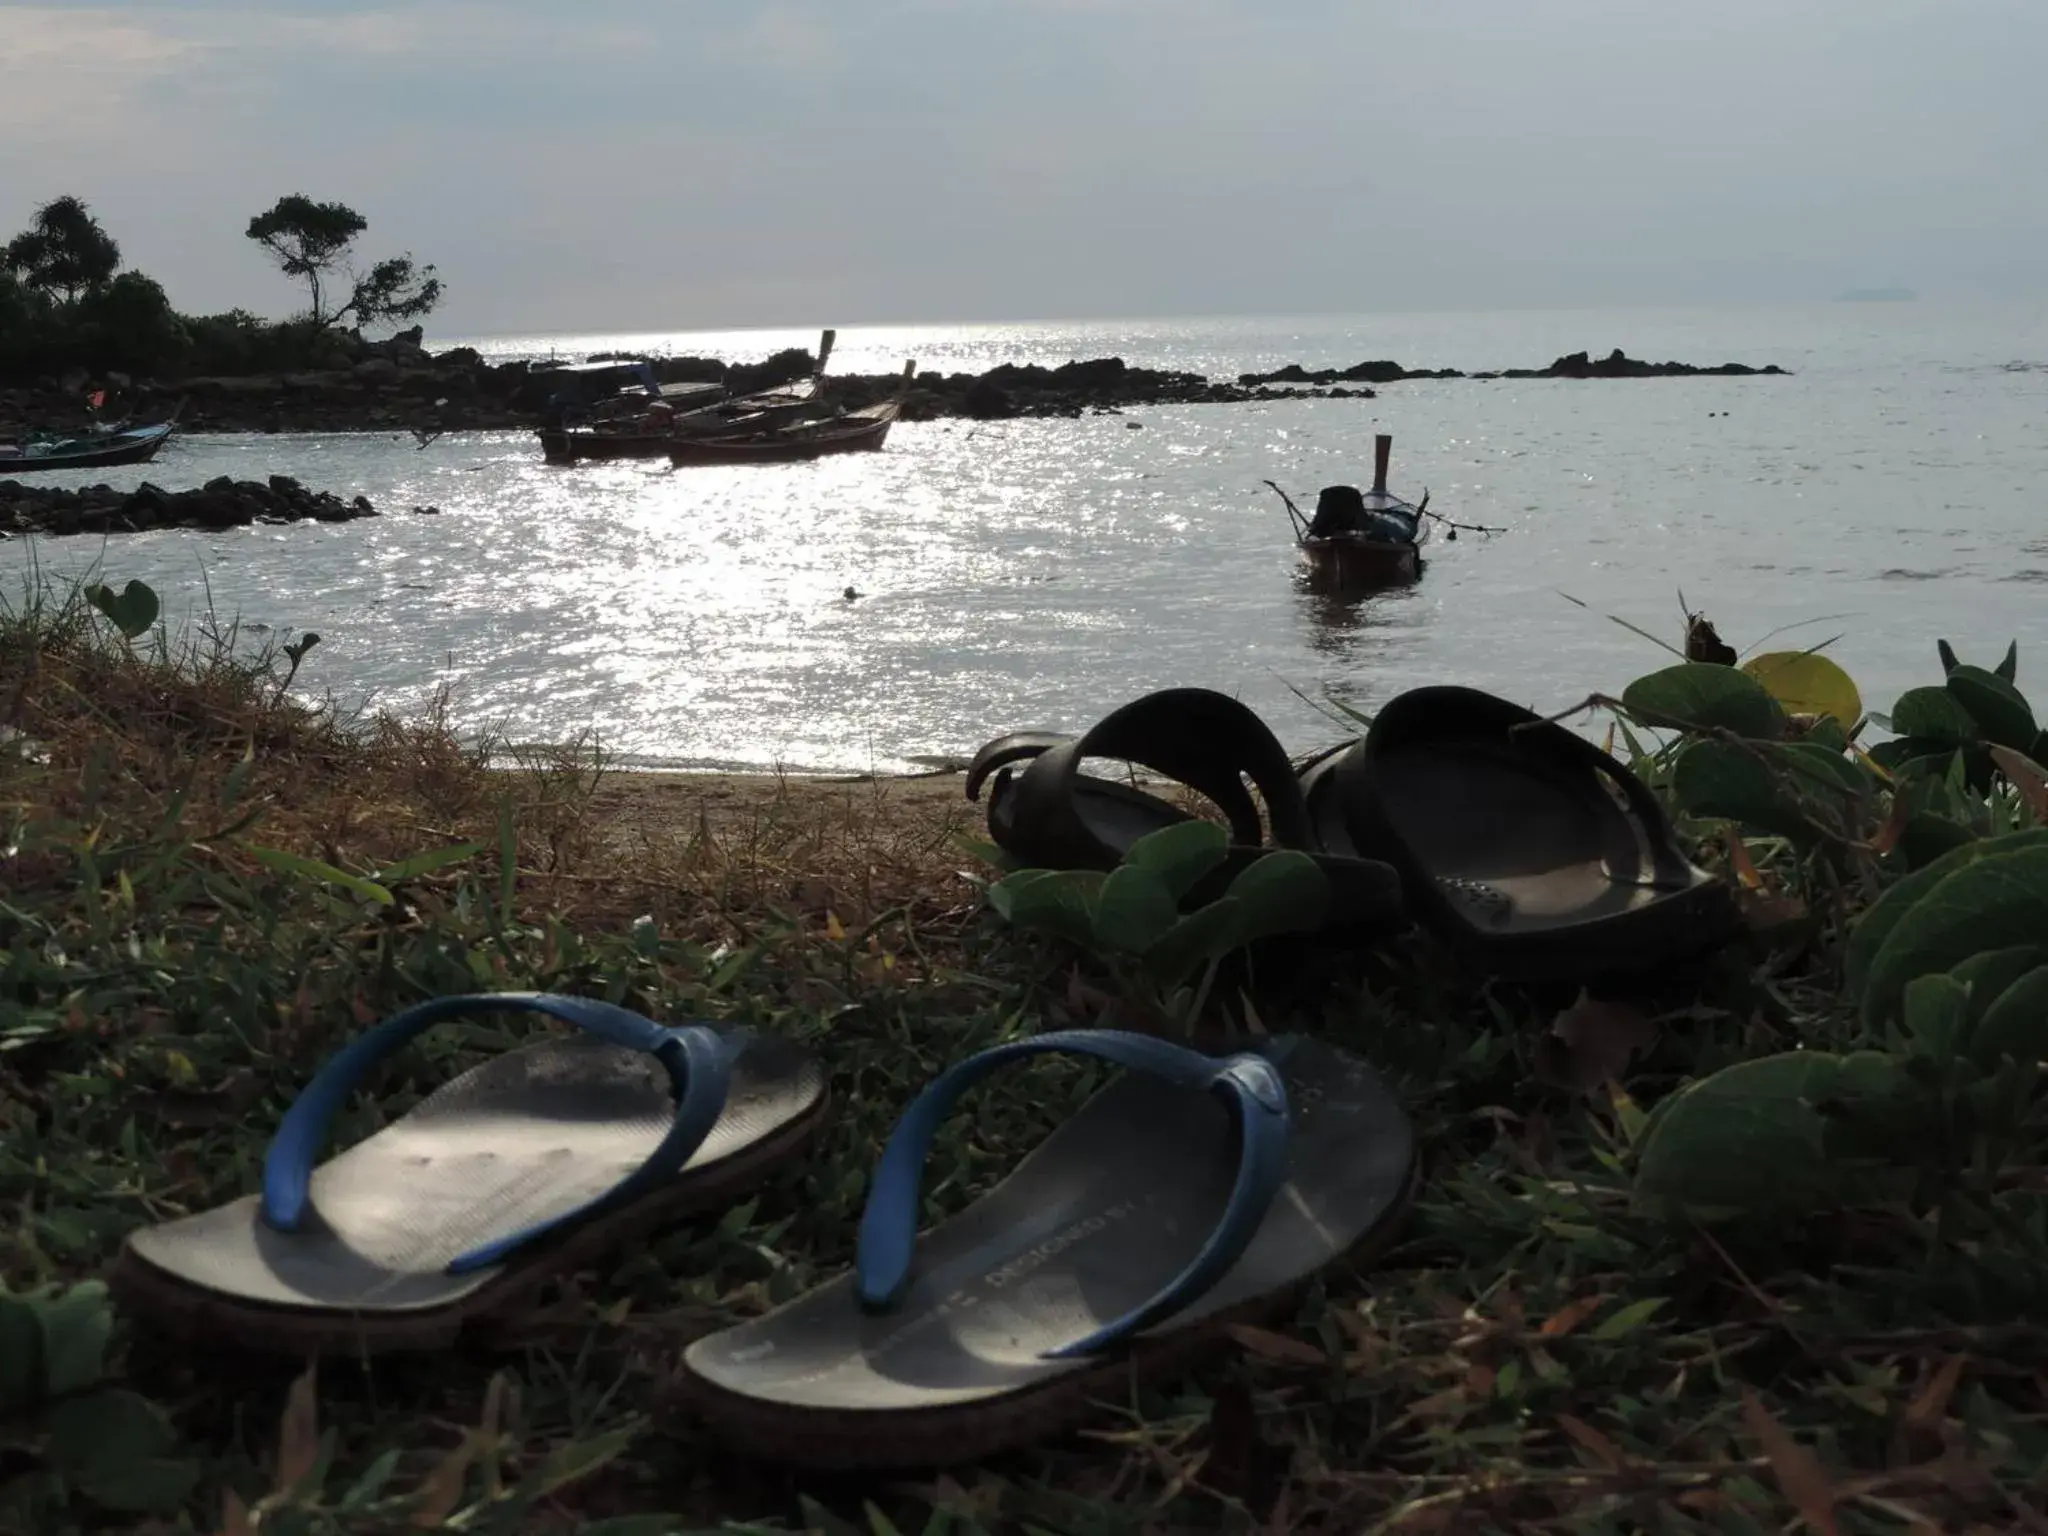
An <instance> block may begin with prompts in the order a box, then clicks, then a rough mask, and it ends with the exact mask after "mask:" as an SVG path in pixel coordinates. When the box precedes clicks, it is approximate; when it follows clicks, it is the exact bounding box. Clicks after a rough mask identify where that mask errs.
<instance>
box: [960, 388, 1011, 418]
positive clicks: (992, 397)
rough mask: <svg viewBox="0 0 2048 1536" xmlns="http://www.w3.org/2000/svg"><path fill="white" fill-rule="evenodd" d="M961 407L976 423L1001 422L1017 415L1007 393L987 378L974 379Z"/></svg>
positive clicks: (962, 400)
mask: <svg viewBox="0 0 2048 1536" xmlns="http://www.w3.org/2000/svg"><path fill="white" fill-rule="evenodd" d="M961 405H962V407H963V408H964V409H965V411H966V413H967V414H968V415H969V416H971V417H972V418H973V419H974V420H976V421H1002V420H1004V419H1005V418H1007V417H1011V416H1014V415H1016V414H1017V404H1016V402H1015V401H1014V400H1012V399H1011V398H1010V395H1009V391H1007V390H1005V389H1004V388H1003V387H1002V385H1000V384H997V383H994V382H992V381H991V380H989V379H988V378H987V377H982V378H979V379H976V380H975V381H974V382H973V383H972V384H970V385H968V386H967V393H966V395H965V396H963V397H962V399H961Z"/></svg>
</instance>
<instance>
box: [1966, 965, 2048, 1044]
mask: <svg viewBox="0 0 2048 1536" xmlns="http://www.w3.org/2000/svg"><path fill="white" fill-rule="evenodd" d="M1968 1050H1969V1053H1970V1059H1971V1060H1973V1061H1975V1062H1976V1063H1977V1064H1978V1065H1979V1066H1981V1067H1984V1068H1986V1069H1989V1068H1992V1067H1995V1066H1997V1065H1998V1063H1999V1061H2000V1059H2001V1058H2003V1057H2007V1056H2010V1057H2011V1058H2012V1059H2013V1060H2014V1061H2019V1062H2039V1061H2043V1060H2048V965H2044V966H2040V967H2038V968H2036V969H2034V970H2031V971H2029V972H2027V973H2026V975H2024V976H2022V977H2020V978H2019V979H2018V980H2016V981H2014V982H2013V983H2012V984H2011V985H2010V986H2008V987H2007V988H2006V989H2005V990H2004V991H2003V992H2000V993H1999V994H1998V995H1997V996H1996V997H1994V998H1992V999H1991V1001H1990V1003H1989V1005H1988V1006H1986V1008H1985V1009H1984V1012H1983V1016H1982V1017H1980V1018H1979V1019H1978V1020H1977V1024H1976V1028H1975V1029H1973V1030H1972V1031H1971V1032H1970V1041H1969V1046H1968Z"/></svg>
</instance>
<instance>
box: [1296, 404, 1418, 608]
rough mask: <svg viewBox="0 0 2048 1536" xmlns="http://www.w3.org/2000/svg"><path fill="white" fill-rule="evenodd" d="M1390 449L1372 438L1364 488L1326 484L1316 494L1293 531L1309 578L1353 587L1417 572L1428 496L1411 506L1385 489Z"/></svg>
mask: <svg viewBox="0 0 2048 1536" xmlns="http://www.w3.org/2000/svg"><path fill="white" fill-rule="evenodd" d="M1393 448H1394V440H1393V438H1392V437H1390V436H1388V435H1387V434H1385V433H1381V434H1380V435H1379V436H1378V438H1377V439H1376V440H1375V441H1374V444H1373V480H1372V489H1371V490H1370V491H1363V492H1361V491H1360V490H1359V489H1358V487H1356V486H1354V485H1329V486H1325V487H1323V489H1322V491H1321V492H1320V493H1319V494H1318V495H1317V497H1316V511H1315V516H1314V517H1313V518H1311V519H1309V520H1308V523H1307V525H1306V527H1304V528H1303V529H1302V531H1301V533H1300V534H1299V543H1300V545H1301V553H1302V558H1303V559H1304V560H1305V561H1306V562H1307V563H1308V570H1309V577H1310V579H1311V581H1315V582H1320V583H1322V584H1325V585H1329V586H1333V587H1338V588H1344V589H1354V588H1368V587H1385V586H1398V585H1400V584H1401V583H1403V582H1409V581H1413V580H1415V579H1416V577H1418V576H1420V575H1421V574H1422V546H1423V545H1425V544H1427V543H1428V542H1429V521H1428V519H1427V518H1426V517H1425V515H1424V512H1425V509H1426V508H1427V507H1428V505H1429V497H1428V496H1427V495H1425V496H1424V497H1423V498H1422V505H1421V506H1416V505H1413V504H1411V503H1409V502H1406V501H1403V500H1402V499H1401V498H1400V497H1398V496H1396V495H1394V494H1393V493H1392V492H1390V491H1389V490H1388V489H1387V464H1388V460H1389V459H1390V458H1391V457H1392V454H1393ZM1291 506H1292V504H1291V503H1290V509H1291Z"/></svg>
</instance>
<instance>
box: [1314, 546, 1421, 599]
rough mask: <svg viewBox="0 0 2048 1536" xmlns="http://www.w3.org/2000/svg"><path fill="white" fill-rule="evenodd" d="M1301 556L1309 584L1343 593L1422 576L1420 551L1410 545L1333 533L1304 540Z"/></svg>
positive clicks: (1399, 582) (1385, 585)
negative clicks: (1338, 590)
mask: <svg viewBox="0 0 2048 1536" xmlns="http://www.w3.org/2000/svg"><path fill="white" fill-rule="evenodd" d="M1301 557H1302V561H1303V563H1304V564H1305V565H1306V566H1307V567H1308V574H1309V579H1310V581H1311V582H1314V583H1317V584H1319V585H1325V586H1330V587H1335V588H1340V589H1343V590H1359V589H1364V588H1370V587H1397V586H1403V585H1405V584H1406V583H1408V582H1411V581H1414V580H1415V579H1416V578H1417V577H1419V576H1420V575H1421V574H1422V548H1421V546H1420V545H1419V544H1415V543H1412V542H1400V543H1394V542H1388V541H1385V540H1380V539H1367V538H1361V537H1359V536H1357V535H1355V534H1334V535H1331V536H1330V537H1328V538H1320V539H1304V540H1303V541H1302V545H1301Z"/></svg>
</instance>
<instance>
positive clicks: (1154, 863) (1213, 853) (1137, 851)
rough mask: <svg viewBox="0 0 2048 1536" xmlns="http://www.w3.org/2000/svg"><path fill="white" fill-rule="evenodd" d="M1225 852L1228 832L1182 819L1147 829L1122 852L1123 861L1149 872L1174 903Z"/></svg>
mask: <svg viewBox="0 0 2048 1536" xmlns="http://www.w3.org/2000/svg"><path fill="white" fill-rule="evenodd" d="M1229 852H1230V834H1229V833H1228V832H1225V831H1224V830H1223V829H1222V828H1221V827H1219V826H1217V825H1216V823H1214V822H1213V821H1183V822H1179V823H1176V824H1175V825H1173V826H1170V827H1161V828H1160V829H1159V830H1158V831H1157V832H1147V833H1146V834H1145V835H1144V836H1143V837H1141V838H1139V839H1138V840H1137V841H1136V842H1135V843H1133V844H1131V846H1130V848H1129V849H1128V850H1127V851H1126V852H1125V854H1124V863H1125V864H1126V865H1133V866H1136V867H1138V868H1141V869H1149V870H1150V871H1152V873H1153V874H1155V875H1157V876H1158V877H1159V878H1160V879H1161V880H1163V881H1165V882H1166V888H1167V890H1168V891H1169V892H1170V893H1171V894H1172V896H1173V899H1174V900H1175V901H1176V902H1178V901H1183V900H1185V899H1186V897H1187V894H1188V892H1189V891H1191V890H1193V889H1194V888H1195V885H1196V883H1197V882H1199V881H1200V880H1201V878H1202V876H1204V875H1206V874H1208V873H1209V871H1210V870H1212V869H1214V868H1215V867H1216V866H1217V865H1218V864H1221V863H1222V862H1223V860H1224V859H1225V858H1226V857H1228V855H1229Z"/></svg>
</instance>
